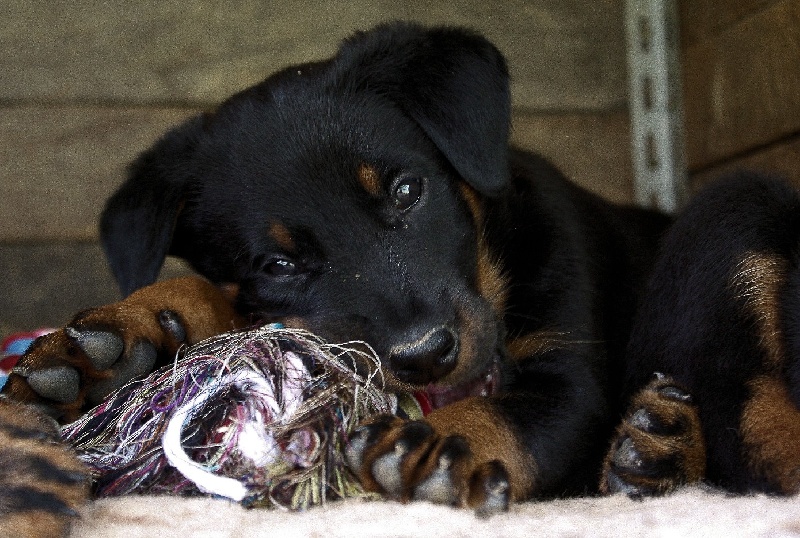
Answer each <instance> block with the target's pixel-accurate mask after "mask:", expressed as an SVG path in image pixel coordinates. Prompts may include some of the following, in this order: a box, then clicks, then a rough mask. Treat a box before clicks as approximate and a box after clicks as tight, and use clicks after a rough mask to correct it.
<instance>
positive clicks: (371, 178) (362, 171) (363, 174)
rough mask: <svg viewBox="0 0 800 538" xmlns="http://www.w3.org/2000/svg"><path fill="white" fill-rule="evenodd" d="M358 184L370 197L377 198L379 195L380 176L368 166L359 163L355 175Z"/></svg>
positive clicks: (373, 168) (374, 169) (372, 167)
mask: <svg viewBox="0 0 800 538" xmlns="http://www.w3.org/2000/svg"><path fill="white" fill-rule="evenodd" d="M356 177H357V178H358V182H359V183H360V184H361V186H362V187H364V190H365V191H367V192H368V193H369V194H370V196H374V197H378V196H380V194H381V176H380V174H379V173H378V170H377V169H376V168H375V167H374V166H372V165H369V164H366V163H361V164H360V165H359V167H358V173H357V174H356Z"/></svg>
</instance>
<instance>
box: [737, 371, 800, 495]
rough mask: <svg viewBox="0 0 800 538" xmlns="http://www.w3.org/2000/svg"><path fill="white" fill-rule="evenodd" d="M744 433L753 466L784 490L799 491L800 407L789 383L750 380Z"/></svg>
mask: <svg viewBox="0 0 800 538" xmlns="http://www.w3.org/2000/svg"><path fill="white" fill-rule="evenodd" d="M750 391H751V394H752V396H751V397H750V399H749V400H748V401H747V403H746V404H745V406H744V411H743V412H742V418H741V426H740V427H741V434H742V441H743V445H744V447H745V453H746V457H747V460H748V463H749V466H750V468H751V469H752V470H753V471H754V472H756V473H758V474H759V475H760V476H763V477H764V478H766V479H767V480H769V481H770V482H772V483H773V484H774V485H775V486H777V487H778V488H780V490H781V491H782V492H783V493H786V494H791V493H797V492H798V491H800V410H798V409H797V407H795V405H794V404H793V403H792V401H791V399H790V396H789V392H788V391H787V390H786V384H785V383H784V382H783V381H782V380H780V379H775V378H772V377H766V376H762V377H758V378H756V379H754V380H753V381H751V382H750Z"/></svg>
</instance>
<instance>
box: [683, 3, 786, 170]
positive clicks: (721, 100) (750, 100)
mask: <svg viewBox="0 0 800 538" xmlns="http://www.w3.org/2000/svg"><path fill="white" fill-rule="evenodd" d="M682 63H683V68H684V92H685V94H684V104H685V108H686V142H687V150H688V162H689V168H690V170H699V169H702V168H704V167H707V166H709V165H711V164H713V163H716V162H720V161H723V160H725V159H727V158H731V157H734V156H736V155H738V154H741V153H743V152H746V151H748V150H751V149H753V148H756V147H759V146H763V145H766V144H769V143H771V142H774V141H777V140H780V139H782V138H784V137H786V136H789V135H791V134H793V133H795V132H798V131H800V2H798V1H797V0H781V1H779V2H776V3H775V4H773V5H771V6H770V7H769V9H767V10H765V11H762V12H760V13H758V14H756V15H754V16H752V17H750V18H747V19H745V20H743V21H741V22H739V23H737V24H736V25H734V26H732V27H730V28H729V29H727V30H725V31H723V32H721V33H719V34H718V35H716V36H715V37H714V38H713V39H709V40H706V41H703V42H699V43H696V44H695V45H692V46H690V47H688V48H687V49H685V51H684V55H683V59H682Z"/></svg>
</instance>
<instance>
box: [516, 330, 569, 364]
mask: <svg viewBox="0 0 800 538" xmlns="http://www.w3.org/2000/svg"><path fill="white" fill-rule="evenodd" d="M565 336H566V335H565V334H564V333H559V332H555V331H536V332H533V333H531V334H526V335H525V336H520V337H517V338H512V339H510V340H508V341H507V342H506V349H507V350H508V355H509V356H510V357H511V358H512V359H514V360H522V359H526V358H528V357H533V356H535V355H541V354H542V353H547V352H548V351H552V350H554V349H558V348H561V347H564V346H565V345H566V344H568V343H569V341H568V340H566V339H565Z"/></svg>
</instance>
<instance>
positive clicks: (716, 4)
mask: <svg viewBox="0 0 800 538" xmlns="http://www.w3.org/2000/svg"><path fill="white" fill-rule="evenodd" d="M777 1H778V0H722V1H720V0H681V1H680V2H679V3H678V17H679V21H680V32H681V41H682V43H683V46H684V47H686V46H688V45H691V44H692V43H695V42H697V41H702V40H704V39H709V38H712V37H713V36H714V35H715V34H717V33H719V32H720V31H722V30H725V29H726V28H728V27H729V26H732V25H734V24H735V23H737V22H739V21H741V20H743V19H745V18H746V17H748V16H750V15H753V14H755V13H758V12H759V11H763V10H764V9H766V8H767V7H769V6H770V5H771V4H774V3H776V2H777Z"/></svg>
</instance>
